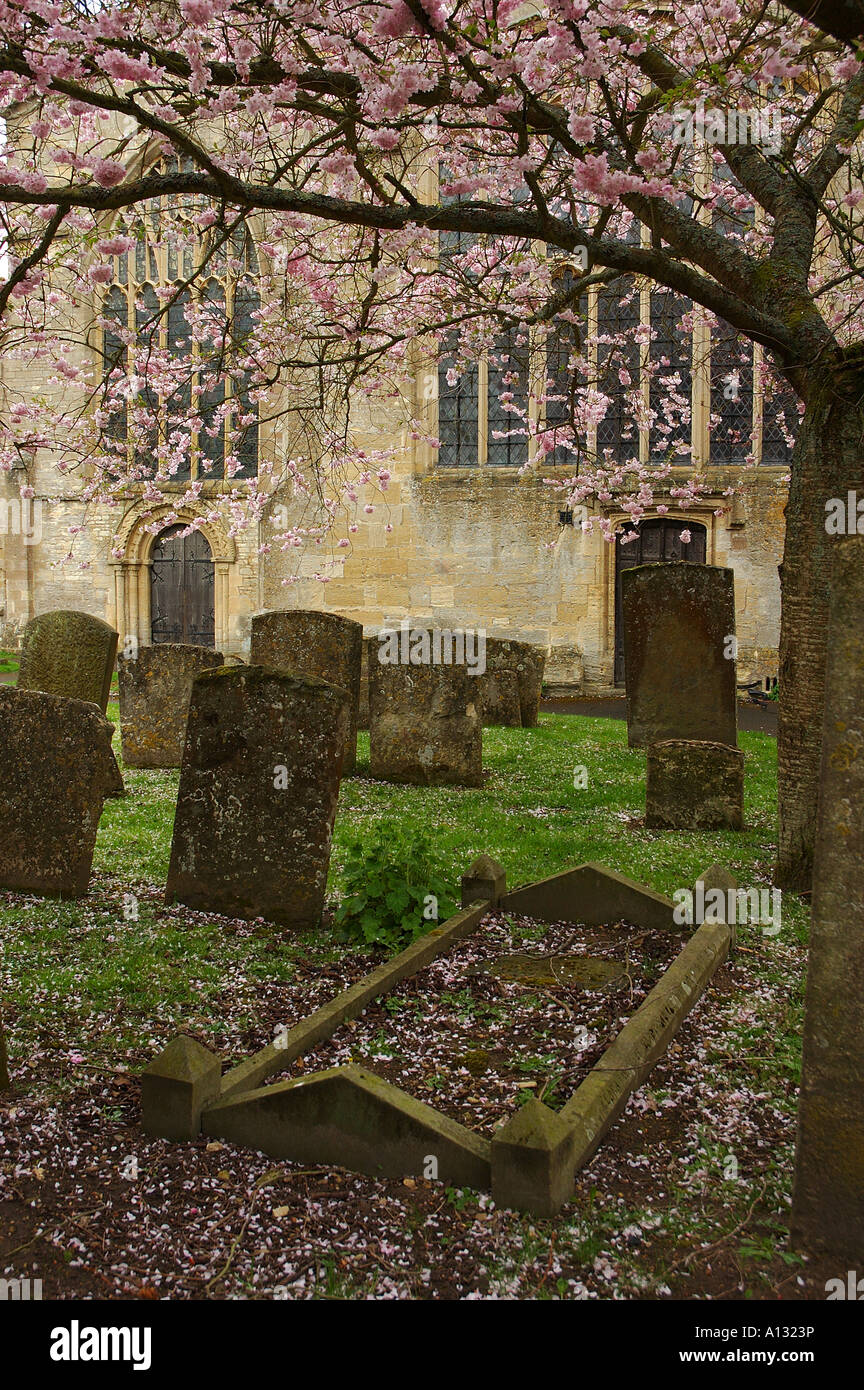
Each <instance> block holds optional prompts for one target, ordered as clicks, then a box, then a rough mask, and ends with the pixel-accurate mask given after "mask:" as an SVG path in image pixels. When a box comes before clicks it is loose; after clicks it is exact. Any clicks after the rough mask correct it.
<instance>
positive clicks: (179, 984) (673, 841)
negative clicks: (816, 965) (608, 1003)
mask: <svg viewBox="0 0 864 1390" xmlns="http://www.w3.org/2000/svg"><path fill="white" fill-rule="evenodd" d="M108 714H109V718H112V719H113V720H114V722H115V723H116V722H117V709H116V707H115V706H111V705H109V708H108ZM115 741H116V740H115ZM740 742H741V746H742V747H743V749H744V752H745V759H746V788H747V805H746V823H747V829H746V830H745V831H744V833H743V834H734V833H732V832H717V833H713V834H689V833H686V834H685V833H680V834H676V833H663V834H658V833H656V832H652V831H646V830H645V829H644V828H642V827H641V826H640V825H639V824H638V819H639V817H640V814H641V810H642V807H643V799H644V775H645V756H644V753H642V752H639V751H637V750H630V749H629V748H628V747H627V742H626V727H625V725H624V723H623V721H618V720H607V719H583V718H575V717H573V716H566V715H556V714H544V715H542V716H541V721H540V725H539V726H538V727H537V728H536V729H533V730H531V731H530V732H526V731H523V730H518V729H488V730H486V731H485V732H484V762H485V765H486V767H487V769H489V771H490V773H491V776H490V777H489V779H488V781H487V783H486V785H485V786H484V787H483V788H482V789H477V790H473V789H464V788H455V787H453V788H450V787H445V788H418V787H398V786H394V785H391V784H387V783H380V782H373V781H371V780H370V779H369V778H368V775H364V774H368V735H366V734H361V735H360V756H359V761H358V767H357V775H356V776H355V777H353V778H349V779H347V780H346V781H345V782H343V784H342V790H341V795H340V800H339V810H338V814H337V819H336V827H335V833H334V846H333V855H332V861H331V870H330V879H329V887H328V892H329V896H330V898H331V900H332V901H333V902H334V903H335V902H336V901H337V900H338V897H339V894H340V887H341V876H342V865H343V862H344V845H345V841H346V837H347V835H348V833H349V832H350V831H351V830H352V829H354V830H356V829H357V828H358V827H359V828H364V827H365V828H368V827H371V825H372V824H373V823H374V822H375V821H376V820H378V819H379V818H384V817H395V818H396V819H398V820H399V821H400V823H401V824H402V825H403V826H404V827H405V828H406V831H407V832H408V833H409V835H410V831H411V830H412V829H416V830H418V831H420V830H426V831H429V832H430V833H431V834H432V837H433V841H434V844H435V857H436V861H437V863H438V865H439V867H440V871H441V874H442V876H443V878H444V879H445V881H447V882H448V883H449V884H450V885H451V887H452V890H453V893H454V896H456V897H457V899H458V895H459V888H458V885H459V877H460V875H461V874H462V873H463V872H464V870H465V869H466V868H467V867H468V865H469V864H470V863H471V861H472V860H473V859H474V858H475V857H476V856H477V855H478V854H480V853H482V852H484V851H485V852H488V853H489V854H491V855H492V856H493V857H494V858H496V859H498V860H499V861H500V862H501V863H502V864H503V866H504V868H505V869H506V872H507V880H508V884H509V885H510V886H511V887H515V886H518V885H520V884H522V883H526V882H530V881H531V880H533V879H536V878H541V877H543V876H544V875H545V874H549V873H553V872H555V871H556V870H558V869H561V868H563V867H565V866H566V865H568V864H573V863H579V862H581V861H583V860H589V859H596V860H599V861H601V862H603V863H605V864H608V865H609V866H610V867H612V868H614V869H616V870H617V871H619V872H621V873H624V874H628V875H629V876H631V877H633V878H635V879H638V880H640V881H644V882H646V883H649V884H650V885H651V886H653V887H654V888H656V889H657V890H658V891H660V892H664V893H668V894H670V895H671V894H672V893H673V892H674V891H675V890H676V889H678V888H682V887H686V886H688V885H690V884H692V883H693V881H694V880H695V878H696V876H697V875H698V873H699V871H700V870H702V869H704V868H706V867H707V866H708V864H710V863H712V862H713V861H715V860H718V861H720V862H721V863H723V864H726V865H728V866H729V867H730V868H731V870H732V872H733V873H734V874H736V876H737V877H738V880H739V882H740V883H742V884H747V885H751V884H752V885H761V886H766V885H767V884H768V882H769V874H770V868H771V862H772V854H773V839H774V817H775V811H774V779H775V775H776V774H775V759H776V745H775V743H774V740H773V739H771V738H770V737H768V736H767V735H765V734H761V733H744V734H741V736H740ZM118 751H119V748H118ZM577 764H581V765H584V766H585V767H586V768H587V770H588V779H587V786H585V787H584V788H582V789H579V790H577V789H576V788H574V785H573V768H574V766H576V765H577ZM124 776H125V780H126V785H127V790H128V795H127V796H126V797H125V798H124V799H122V800H113V801H106V803H105V809H104V811H103V814H102V820H101V823H100V826H99V834H98V837H97V842H96V853H95V856H94V883H93V887H92V889H91V893H90V894H89V895H88V897H87V898H85V899H83V900H81V901H79V902H68V903H57V902H53V901H50V900H42V899H35V898H31V899H26V900H22V899H21V897H20V896H18V895H9V896H8V898H7V902H6V905H3V903H2V901H0V947H2V949H3V974H4V976H5V980H4V991H5V993H6V997H7V1000H8V1002H9V1003H12V1004H14V1006H15V1009H16V1013H17V1014H18V1021H17V1027H16V1031H17V1032H18V1033H19V1038H20V1030H21V1029H22V1028H23V1030H24V1035H25V1039H26V1036H27V1034H28V1032H30V1031H32V1032H33V1033H34V1034H35V1036H34V1038H33V1041H34V1043H35V1042H36V1041H37V1039H38V1038H39V1036H40V1035H43V1034H44V1030H45V1029H46V1028H47V1027H49V1026H50V1027H51V1028H53V1029H56V1028H57V1027H58V1026H62V1027H63V1028H64V1031H65V1032H67V1036H68V1039H69V1043H70V1046H71V1045H73V1044H74V1043H75V1041H76V1038H75V1034H76V1030H80V1031H81V1036H80V1038H79V1039H78V1042H79V1043H80V1045H81V1046H82V1047H83V1046H84V1044H86V1043H87V1041H88V1038H89V1039H90V1041H92V1040H93V1038H92V1034H93V1031H94V1030H95V1029H96V1028H97V1027H100V1026H103V1025H104V1024H105V1022H106V1020H107V1024H108V1030H107V1032H104V1033H102V1034H101V1035H100V1048H101V1050H104V1051H110V1050H111V1049H119V1050H125V1049H127V1048H130V1047H132V1045H133V1043H134V1041H135V1039H136V1038H138V1039H140V1037H141V1033H142V1031H145V1032H147V1031H152V1025H153V1023H154V1022H156V1021H157V1020H158V1021H159V1022H160V1023H161V1024H163V1025H167V1024H168V1023H170V1024H171V1025H172V1026H173V1025H177V1026H179V1025H181V1024H182V1025H187V1024H189V1023H194V1024H195V1025H196V1026H199V1027H201V1028H203V1029H204V1031H205V1032H210V1033H211V1034H213V1036H214V1037H218V1035H219V1032H220V1023H219V1018H218V1015H219V1009H220V998H221V996H222V993H223V991H224V990H225V988H226V981H227V980H231V979H233V978H236V979H237V982H238V983H237V987H238V989H239V991H240V997H241V999H242V996H243V993H244V991H245V992H246V993H248V994H249V996H250V1009H251V1007H252V993H253V991H254V988H255V987H256V985H257V984H258V983H260V982H261V981H266V980H274V981H286V980H289V979H290V978H291V977H292V973H293V971H294V968H295V966H296V964H297V963H298V962H308V961H310V960H311V961H313V962H315V963H317V964H318V965H323V964H325V963H327V962H332V961H337V960H339V959H340V958H342V957H343V956H344V955H346V954H349V953H350V952H351V950H352V948H350V947H347V946H344V945H342V944H340V943H338V942H336V940H335V939H334V938H333V937H332V936H331V935H330V934H329V933H327V932H326V931H324V932H318V933H307V934H304V935H302V936H299V937H290V938H286V937H284V936H283V935H281V934H279V933H275V932H273V931H272V930H271V929H269V928H267V927H266V926H262V927H261V928H260V929H256V928H253V929H252V930H251V932H250V933H249V934H245V935H242V936H233V935H231V934H228V933H226V932H225V931H224V930H223V927H222V925H221V919H220V918H218V917H216V918H214V917H209V916H207V915H206V914H203V913H189V912H187V911H186V910H185V909H182V908H172V909H166V908H165V906H164V904H163V902H162V895H161V887H162V885H163V884H164V882H165V877H166V874H167V869H168V859H169V854H170V847H171V830H172V823H173V815H174V802H175V797H176V790H177V783H178V777H179V775H178V773H176V772H155V771H149V770H148V771H144V770H135V769H125V770H124ZM22 902H23V903H25V904H26V905H25V906H22ZM784 906H785V905H784ZM805 918H806V914H805V911H804V909H803V908H802V907H801V906H800V905H799V904H797V903H796V904H790V905H789V907H788V909H787V910H786V912H785V913H784V921H789V923H790V925H791V926H792V928H793V929H794V930H795V931H796V933H798V934H801V933H803V931H804V930H805ZM354 949H356V948H354ZM58 1001H59V1007H58ZM115 1015H116V1018H115V1017H113V1016H115ZM117 1020H119V1021H117ZM765 1027H766V1028H767V1025H765ZM763 1031H764V1029H763ZM747 1041H748V1045H755V1043H756V1042H757V1041H758V1039H757V1037H756V1035H755V1034H754V1036H753V1038H748V1040H747Z"/></svg>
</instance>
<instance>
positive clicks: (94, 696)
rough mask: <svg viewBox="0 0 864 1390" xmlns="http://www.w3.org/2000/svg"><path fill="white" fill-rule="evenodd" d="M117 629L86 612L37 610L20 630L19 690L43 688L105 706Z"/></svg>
mask: <svg viewBox="0 0 864 1390" xmlns="http://www.w3.org/2000/svg"><path fill="white" fill-rule="evenodd" d="M116 655H117V633H116V632H115V631H114V629H113V627H109V626H108V624H107V623H103V621H102V619H101V618H94V617H93V616H92V614H90V613H78V612H75V611H74V610H71V609H70V610H67V609H58V610H57V611H55V612H53V613H40V614H39V616H38V617H36V618H32V619H31V621H30V622H29V623H28V624H27V626H26V627H25V629H24V634H23V637H22V646H21V663H20V666H19V668H18V689H19V690H42V691H44V693H45V694H46V695H66V696H68V697H69V698H70V699H73V700H88V701H90V703H91V704H94V705H98V706H99V708H100V709H101V711H102V713H103V714H104V713H105V710H106V709H107V707H108V696H109V695H110V693H111V674H112V672H113V670H114V659H115V657H116Z"/></svg>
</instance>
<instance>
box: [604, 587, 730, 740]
mask: <svg viewBox="0 0 864 1390" xmlns="http://www.w3.org/2000/svg"><path fill="white" fill-rule="evenodd" d="M621 606H622V613H623V622H624V660H625V678H626V686H627V733H628V739H629V743H630V747H631V748H640V747H642V746H643V745H645V744H648V743H660V742H661V741H663V740H664V739H696V740H699V741H702V740H707V741H708V742H712V743H726V744H729V745H730V746H731V747H733V748H734V747H736V745H737V742H738V732H737V707H736V688H735V660H734V641H733V639H734V636H735V584H734V576H733V573H732V570H730V569H720V568H719V567H718V566H716V565H691V564H684V563H680V564H678V563H673V564H668V565H667V564H663V565H637V566H636V567H635V568H633V569H629V570H624V571H623V573H622V575H621Z"/></svg>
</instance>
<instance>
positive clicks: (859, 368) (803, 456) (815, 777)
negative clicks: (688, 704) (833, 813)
mask: <svg viewBox="0 0 864 1390" xmlns="http://www.w3.org/2000/svg"><path fill="white" fill-rule="evenodd" d="M860 353H861V350H860V349H858V350H857V353H856V355H855V356H854V357H853V351H852V350H850V351H849V352H848V353H847V354H846V356H845V358H844V360H843V361H842V362H841V363H840V364H839V365H838V366H837V367H836V368H835V369H834V371H832V372H825V373H821V374H820V375H819V376H818V377H816V378H815V379H814V381H813V383H812V389H811V390H810V391H809V392H808V403H807V408H806V411H805V414H804V418H803V420H802V422H801V427H800V429H799V432H798V439H797V443H796V446H795V452H794V455H793V460H792V483H791V486H790V490H789V501H788V503H787V506H786V540H785V545H784V550H783V565H782V569H781V588H782V610H781V614H782V616H781V625H780V712H779V725H778V735H777V780H778V801H779V837H778V852H777V864H776V868H775V875H774V881H775V883H776V884H777V886H778V887H780V888H782V889H785V890H786V891H790V892H807V891H809V889H810V884H811V879H812V873H813V844H814V839H815V833H816V808H817V803H818V799H819V757H820V749H821V743H822V715H823V709H824V702H825V661H826V655H827V638H828V598H829V588H830V574H831V561H832V558H833V552H832V545H833V544H835V543H836V541H837V536H836V535H834V534H831V533H829V531H828V530H827V528H826V520H827V519H828V516H829V513H828V511H827V510H826V503H828V502H829V500H830V499H832V498H839V499H841V500H842V501H843V503H844V509H845V504H846V503H847V499H848V494H849V493H850V492H852V493H855V494H856V499H855V500H860V501H862V502H864V364H862V360H861V356H860ZM855 516H856V519H857V513H856V514H855ZM860 523H861V531H862V532H864V514H862V515H861V517H860ZM853 524H854V523H853ZM862 616H864V615H862Z"/></svg>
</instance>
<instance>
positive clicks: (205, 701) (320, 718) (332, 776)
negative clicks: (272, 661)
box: [166, 666, 350, 927]
mask: <svg viewBox="0 0 864 1390" xmlns="http://www.w3.org/2000/svg"><path fill="white" fill-rule="evenodd" d="M349 704H350V702H349V696H348V694H347V693H346V692H345V691H344V690H342V689H340V688H339V687H337V686H335V685H330V684H329V683H328V682H326V681H322V680H319V679H318V678H317V677H316V676H298V675H291V674H289V673H288V672H286V671H271V670H268V669H267V668H266V667H262V666H236V667H235V666H231V667H227V666H222V667H219V668H218V669H217V670H215V671H209V672H205V673H204V674H203V675H201V676H198V677H196V679H195V681H194V683H193V686H192V697H191V700H190V702H189V721H188V724H187V730H186V744H185V747H184V750H183V763H182V769H181V772H180V789H179V792H178V796H177V811H176V815H175V819H174V838H173V841H172V845H171V864H170V867H169V870H168V883H167V887H166V901H167V902H173V901H175V900H176V901H180V902H183V903H186V904H187V906H189V907H193V908H198V909H199V910H201V911H204V912H218V913H221V914H223V915H224V916H227V917H244V918H247V919H251V918H254V917H264V918H267V920H268V921H271V922H277V923H279V924H280V925H282V926H286V927H311V926H317V925H318V923H319V922H320V920H321V911H322V908H323V906H324V892H325V888H326V884H327V869H328V865H329V863H330V840H331V835H332V831H333V820H334V817H335V815H336V802H337V800H338V797H339V779H340V774H341V763H342V758H343V755H344V752H345V739H346V738H347V735H348V728H349V724H350V708H349Z"/></svg>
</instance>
